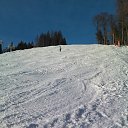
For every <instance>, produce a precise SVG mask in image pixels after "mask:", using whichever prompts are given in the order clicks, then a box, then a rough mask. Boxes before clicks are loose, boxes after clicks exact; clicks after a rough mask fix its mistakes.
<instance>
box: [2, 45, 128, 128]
mask: <svg viewBox="0 0 128 128" xmlns="http://www.w3.org/2000/svg"><path fill="white" fill-rule="evenodd" d="M0 128H128V47H120V48H119V47H115V46H104V45H69V46H68V45H67V46H62V52H60V51H59V46H54V47H53V46H51V47H44V48H33V49H29V50H23V51H15V52H11V53H4V54H1V55H0Z"/></svg>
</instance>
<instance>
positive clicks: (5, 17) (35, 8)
mask: <svg viewBox="0 0 128 128" xmlns="http://www.w3.org/2000/svg"><path fill="white" fill-rule="evenodd" d="M115 10H116V9H115V0H0V39H1V40H3V42H4V46H7V45H8V44H9V43H10V42H11V41H13V42H14V43H15V44H16V43H17V42H19V41H20V40H23V41H27V42H28V41H33V40H34V39H35V37H36V35H37V34H40V33H42V32H47V31H58V30H61V31H62V33H63V35H64V36H65V37H66V39H67V42H68V43H69V44H86V43H87V44H88V43H89V44H90V43H96V40H95V26H94V24H93V22H92V19H93V17H94V16H95V15H96V14H98V13H100V12H109V13H112V14H113V13H115Z"/></svg>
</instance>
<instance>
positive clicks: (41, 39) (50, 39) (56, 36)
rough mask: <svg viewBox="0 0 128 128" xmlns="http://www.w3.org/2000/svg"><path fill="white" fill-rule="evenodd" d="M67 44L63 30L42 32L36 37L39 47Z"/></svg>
mask: <svg viewBox="0 0 128 128" xmlns="http://www.w3.org/2000/svg"><path fill="white" fill-rule="evenodd" d="M55 45H66V39H65V38H64V37H63V35H62V33H61V31H56V32H51V33H50V32H49V31H48V32H47V33H42V34H40V35H39V36H37V37H36V46H37V47H46V46H55Z"/></svg>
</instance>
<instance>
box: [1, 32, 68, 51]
mask: <svg viewBox="0 0 128 128" xmlns="http://www.w3.org/2000/svg"><path fill="white" fill-rule="evenodd" d="M56 45H67V43H66V39H65V38H64V37H63V35H62V33H61V31H55V32H49V31H48V32H47V33H42V34H40V35H38V36H37V37H36V39H35V42H25V41H20V42H19V43H17V46H14V43H13V42H11V43H10V45H9V46H8V47H7V48H5V49H4V50H3V52H10V51H15V50H24V49H30V48H34V47H46V46H56Z"/></svg>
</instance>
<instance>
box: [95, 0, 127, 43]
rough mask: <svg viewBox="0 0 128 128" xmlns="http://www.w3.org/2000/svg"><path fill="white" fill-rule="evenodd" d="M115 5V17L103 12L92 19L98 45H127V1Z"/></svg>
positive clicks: (119, 0) (123, 0)
mask: <svg viewBox="0 0 128 128" xmlns="http://www.w3.org/2000/svg"><path fill="white" fill-rule="evenodd" d="M116 3H117V4H116V5H117V10H116V15H112V14H109V13H107V12H103V13H100V14H98V15H96V16H95V17H94V19H93V21H94V23H95V26H96V31H97V32H96V39H97V42H98V44H104V45H107V44H115V45H117V44H118V45H128V0H116Z"/></svg>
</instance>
